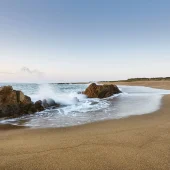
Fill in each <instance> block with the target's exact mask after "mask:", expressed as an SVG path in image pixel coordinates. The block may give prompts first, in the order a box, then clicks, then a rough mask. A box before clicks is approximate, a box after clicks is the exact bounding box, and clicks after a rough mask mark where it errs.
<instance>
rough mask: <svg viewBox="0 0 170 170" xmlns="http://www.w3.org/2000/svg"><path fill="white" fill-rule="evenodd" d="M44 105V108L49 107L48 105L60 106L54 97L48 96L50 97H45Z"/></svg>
mask: <svg viewBox="0 0 170 170" xmlns="http://www.w3.org/2000/svg"><path fill="white" fill-rule="evenodd" d="M42 105H43V107H44V108H48V107H52V106H55V107H58V106H59V104H57V103H56V102H55V101H54V100H53V99H51V98H48V99H44V100H43V101H42Z"/></svg>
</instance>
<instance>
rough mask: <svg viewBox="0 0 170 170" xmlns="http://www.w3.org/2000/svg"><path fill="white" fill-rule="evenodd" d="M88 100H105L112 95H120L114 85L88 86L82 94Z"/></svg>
mask: <svg viewBox="0 0 170 170" xmlns="http://www.w3.org/2000/svg"><path fill="white" fill-rule="evenodd" d="M83 93H84V94H85V95H87V97H89V98H106V97H110V96H112V95H114V94H118V93H121V91H120V90H119V88H118V87H117V86H116V85H113V84H111V85H96V84H95V83H92V84H90V86H89V87H87V89H86V90H85V91H84V92H83Z"/></svg>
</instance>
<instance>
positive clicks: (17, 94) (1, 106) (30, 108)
mask: <svg viewBox="0 0 170 170" xmlns="http://www.w3.org/2000/svg"><path fill="white" fill-rule="evenodd" d="M35 112H36V108H35V105H34V104H33V103H32V101H31V98H30V97H28V96H26V95H24V93H23V92H21V91H18V90H13V88H12V87H11V86H4V87H0V117H9V116H12V117H16V116H20V115H23V114H29V113H35Z"/></svg>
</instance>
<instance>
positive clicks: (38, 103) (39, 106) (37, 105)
mask: <svg viewBox="0 0 170 170" xmlns="http://www.w3.org/2000/svg"><path fill="white" fill-rule="evenodd" d="M34 106H35V109H36V111H37V112H40V111H43V110H44V107H43V106H42V101H41V100H38V101H36V102H35V103H34Z"/></svg>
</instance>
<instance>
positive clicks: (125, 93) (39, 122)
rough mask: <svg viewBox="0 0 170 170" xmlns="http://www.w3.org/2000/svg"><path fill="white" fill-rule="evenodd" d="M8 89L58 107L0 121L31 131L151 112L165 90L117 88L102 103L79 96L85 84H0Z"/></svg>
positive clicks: (159, 101) (156, 106)
mask: <svg viewBox="0 0 170 170" xmlns="http://www.w3.org/2000/svg"><path fill="white" fill-rule="evenodd" d="M4 85H12V87H13V89H16V90H21V91H23V92H24V94H25V95H28V96H30V97H31V99H32V101H33V102H35V101H37V100H43V99H45V98H52V99H54V100H55V101H56V103H59V104H60V107H58V108H56V109H52V108H49V109H46V110H44V111H42V112H37V113H35V114H32V115H25V116H21V117H18V118H12V119H0V124H13V125H18V126H28V127H32V128H43V127H66V126H74V125H81V124H86V123H90V122H95V121H101V120H108V119H119V118H124V117H128V116H131V115H141V114H147V113H151V112H154V111H156V110H158V109H159V108H160V105H161V98H162V96H163V95H165V94H170V91H169V90H161V89H154V88H149V87H142V86H118V87H119V89H120V90H121V91H122V93H120V94H117V95H114V96H111V97H109V98H105V99H97V98H94V99H89V98H87V97H86V96H85V95H83V94H80V92H82V91H84V90H85V89H86V88H87V87H88V84H15V83H11V84H9V83H8V84H0V86H4Z"/></svg>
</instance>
